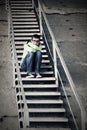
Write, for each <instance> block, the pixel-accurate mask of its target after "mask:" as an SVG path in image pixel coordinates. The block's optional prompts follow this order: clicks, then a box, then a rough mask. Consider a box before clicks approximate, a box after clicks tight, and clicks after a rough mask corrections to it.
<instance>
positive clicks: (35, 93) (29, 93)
mask: <svg viewBox="0 0 87 130" xmlns="http://www.w3.org/2000/svg"><path fill="white" fill-rule="evenodd" d="M25 95H27V96H28V95H29V96H60V95H61V94H60V92H25Z"/></svg>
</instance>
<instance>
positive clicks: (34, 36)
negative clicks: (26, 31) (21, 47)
mask: <svg viewBox="0 0 87 130" xmlns="http://www.w3.org/2000/svg"><path fill="white" fill-rule="evenodd" d="M32 38H38V39H40V35H38V34H34V35H33V36H32Z"/></svg>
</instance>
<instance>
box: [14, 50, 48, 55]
mask: <svg viewBox="0 0 87 130" xmlns="http://www.w3.org/2000/svg"><path fill="white" fill-rule="evenodd" d="M16 52H17V53H22V54H23V50H16ZM41 52H42V53H45V52H46V50H41Z"/></svg>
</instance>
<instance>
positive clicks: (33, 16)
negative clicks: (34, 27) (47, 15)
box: [12, 14, 36, 19]
mask: <svg viewBox="0 0 87 130" xmlns="http://www.w3.org/2000/svg"><path fill="white" fill-rule="evenodd" d="M12 18H19V19H20V18H36V15H34V14H33V15H32V14H31V15H30V14H27V15H25V14H24V15H23V14H21V15H20V14H19V15H16V14H15V15H12Z"/></svg>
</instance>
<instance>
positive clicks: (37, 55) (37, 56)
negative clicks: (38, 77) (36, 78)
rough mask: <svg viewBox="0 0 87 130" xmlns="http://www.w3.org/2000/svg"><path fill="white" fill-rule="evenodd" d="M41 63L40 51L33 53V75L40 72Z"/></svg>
mask: <svg viewBox="0 0 87 130" xmlns="http://www.w3.org/2000/svg"><path fill="white" fill-rule="evenodd" d="M41 61H42V53H41V51H37V52H36V53H35V73H36V74H38V73H39V72H40V66H41Z"/></svg>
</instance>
